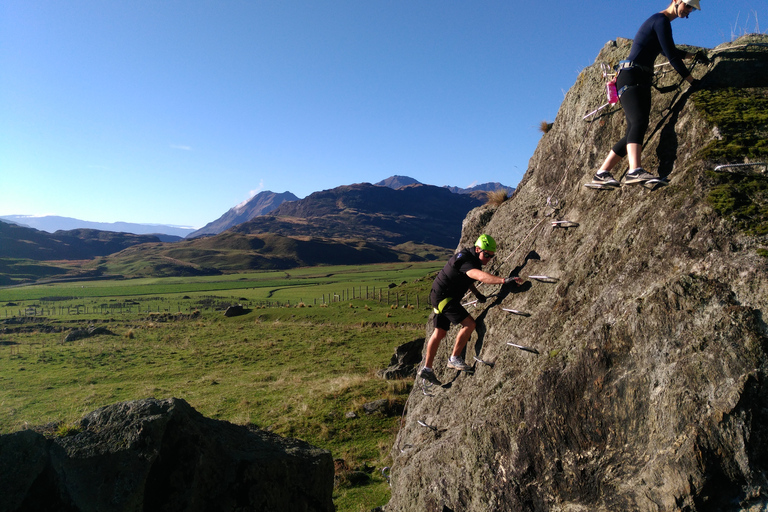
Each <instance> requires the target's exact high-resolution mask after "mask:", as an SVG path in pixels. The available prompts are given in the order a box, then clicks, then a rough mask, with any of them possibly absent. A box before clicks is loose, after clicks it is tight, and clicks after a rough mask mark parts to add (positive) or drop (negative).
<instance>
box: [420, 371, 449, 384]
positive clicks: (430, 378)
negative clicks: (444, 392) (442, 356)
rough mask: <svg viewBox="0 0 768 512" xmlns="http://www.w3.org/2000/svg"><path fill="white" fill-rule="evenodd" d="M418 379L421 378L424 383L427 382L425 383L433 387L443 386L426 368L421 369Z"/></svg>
mask: <svg viewBox="0 0 768 512" xmlns="http://www.w3.org/2000/svg"><path fill="white" fill-rule="evenodd" d="M419 377H421V378H422V379H424V380H425V381H427V382H429V383H431V384H434V385H435V386H442V385H443V383H442V382H440V381H439V380H437V376H436V375H435V372H433V371H432V370H428V369H426V368H422V369H421V370H420V371H419Z"/></svg>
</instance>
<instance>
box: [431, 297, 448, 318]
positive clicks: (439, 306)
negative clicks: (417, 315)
mask: <svg viewBox="0 0 768 512" xmlns="http://www.w3.org/2000/svg"><path fill="white" fill-rule="evenodd" d="M451 300H453V297H446V298H444V299H443V300H441V301H440V302H439V303H438V304H437V307H436V308H432V311H434V312H435V314H436V315H439V314H440V313H442V312H443V310H444V309H445V306H447V305H448V303H449V302H451Z"/></svg>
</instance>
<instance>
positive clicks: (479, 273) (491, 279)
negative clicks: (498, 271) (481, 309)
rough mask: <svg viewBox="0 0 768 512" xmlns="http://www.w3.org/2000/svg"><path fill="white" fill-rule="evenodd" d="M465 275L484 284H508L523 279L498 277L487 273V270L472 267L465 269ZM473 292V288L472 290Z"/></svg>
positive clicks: (518, 282)
mask: <svg viewBox="0 0 768 512" xmlns="http://www.w3.org/2000/svg"><path fill="white" fill-rule="evenodd" d="M467 276H469V277H471V278H472V279H474V280H475V281H480V282H481V283H485V284H508V283H510V282H514V283H516V284H523V282H524V280H523V279H522V278H519V277H507V278H504V277H500V276H495V275H493V274H489V273H488V272H486V271H484V270H480V269H479V268H473V269H471V270H468V271H467ZM471 288H474V285H471ZM473 293H474V290H473Z"/></svg>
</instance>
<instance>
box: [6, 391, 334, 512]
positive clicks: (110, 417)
mask: <svg viewBox="0 0 768 512" xmlns="http://www.w3.org/2000/svg"><path fill="white" fill-rule="evenodd" d="M37 430H41V431H35V430H32V429H30V430H22V431H20V432H16V433H14V434H8V435H4V436H0V511H54V510H55V511H94V512H109V511H115V512H118V511H119V512H127V511H142V510H146V511H149V510H162V511H174V510H176V511H195V510H199V511H233V510H265V511H266V510H275V511H277V510H291V511H294V510H295V511H305V512H310V511H313V512H314V511H317V512H320V511H323V512H326V511H332V510H334V506H333V502H332V493H333V472H334V469H333V460H332V458H331V454H330V453H329V452H327V451H325V450H320V449H318V448H313V447H311V446H309V445H308V444H306V443H304V442H301V441H296V440H290V439H285V438H281V437H279V436H277V435H274V434H270V433H268V432H263V431H259V430H250V429H248V428H246V427H241V426H237V425H233V424H231V423H227V422H224V421H216V420H211V419H208V418H205V417H203V416H202V415H201V414H199V413H198V412H197V411H195V410H194V409H192V407H191V406H190V405H189V404H187V403H186V402H185V401H183V400H178V399H169V400H155V399H146V400H138V401H134V402H124V403H119V404H115V405H111V406H108V407H103V408H101V409H98V410H96V411H94V412H92V413H91V414H89V415H87V416H86V417H84V418H83V419H82V421H81V422H80V424H78V425H73V426H69V427H66V428H65V427H63V426H59V427H58V428H55V429H53V430H52V431H46V429H45V428H43V429H37Z"/></svg>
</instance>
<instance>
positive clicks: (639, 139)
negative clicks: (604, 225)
mask: <svg viewBox="0 0 768 512" xmlns="http://www.w3.org/2000/svg"><path fill="white" fill-rule="evenodd" d="M694 9H698V10H701V7H699V0H673V2H672V3H671V4H670V5H669V7H667V8H666V9H664V10H663V11H661V12H658V13H656V14H654V15H653V16H651V17H650V18H648V19H647V20H645V23H643V24H642V25H641V26H640V29H639V30H638V31H637V34H636V35H635V39H634V41H633V42H632V48H631V49H630V51H629V57H628V60H624V61H621V63H620V64H619V66H618V68H619V74H618V77H617V79H616V88H617V89H618V91H619V100H620V102H621V108H622V109H623V110H624V115H625V116H626V118H627V132H626V135H625V136H624V138H622V139H621V140H620V141H619V142H617V143H616V145H614V146H613V148H612V149H611V151H610V153H608V157H607V158H606V159H605V161H604V162H603V165H602V166H601V167H600V170H598V171H597V174H595V177H594V178H593V179H592V183H591V185H593V188H608V187H618V186H619V182H618V181H616V180H615V179H614V178H613V176H611V172H610V171H611V169H613V167H614V166H615V165H616V164H617V163H619V162H620V161H621V159H622V158H624V157H625V156H628V157H629V172H628V173H627V176H626V178H625V179H624V183H626V184H630V183H643V182H646V181H648V180H651V179H656V176H654V175H652V174H649V173H647V172H646V171H645V170H644V169H643V168H642V165H641V153H642V150H643V138H644V137H645V132H646V131H647V130H648V123H649V122H650V114H651V82H652V80H653V65H654V62H655V61H656V57H657V56H658V55H659V54H660V53H663V54H664V56H666V57H667V58H668V59H669V63H670V64H671V65H672V67H673V68H674V69H675V71H677V72H678V73H679V74H680V76H682V77H683V78H685V80H686V81H687V82H688V83H689V84H694V83H695V82H696V80H695V79H694V78H693V77H692V76H691V74H690V73H689V72H688V69H687V68H686V67H685V65H684V64H683V60H682V59H684V58H693V57H696V58H697V59H700V60H703V61H708V60H709V59H707V57H706V55H705V54H704V52H699V53H697V54H690V53H687V52H684V51H682V50H678V49H677V48H676V47H675V41H674V40H673V39H672V25H671V22H672V20H674V19H675V18H687V17H688V15H689V14H690V13H691V12H692V11H693V10H694ZM595 186H597V187H595Z"/></svg>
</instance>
